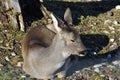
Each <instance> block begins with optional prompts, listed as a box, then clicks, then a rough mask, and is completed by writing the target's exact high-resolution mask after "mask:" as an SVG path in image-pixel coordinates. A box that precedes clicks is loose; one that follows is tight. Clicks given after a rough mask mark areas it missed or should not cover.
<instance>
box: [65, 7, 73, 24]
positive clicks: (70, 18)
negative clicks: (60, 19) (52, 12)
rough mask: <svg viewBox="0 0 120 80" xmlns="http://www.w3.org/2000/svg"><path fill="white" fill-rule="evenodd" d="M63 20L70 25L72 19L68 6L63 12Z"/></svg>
mask: <svg viewBox="0 0 120 80" xmlns="http://www.w3.org/2000/svg"><path fill="white" fill-rule="evenodd" d="M64 20H65V22H66V23H67V24H68V25H72V23H73V20H72V13H71V10H70V8H67V9H66V11H65V14H64Z"/></svg>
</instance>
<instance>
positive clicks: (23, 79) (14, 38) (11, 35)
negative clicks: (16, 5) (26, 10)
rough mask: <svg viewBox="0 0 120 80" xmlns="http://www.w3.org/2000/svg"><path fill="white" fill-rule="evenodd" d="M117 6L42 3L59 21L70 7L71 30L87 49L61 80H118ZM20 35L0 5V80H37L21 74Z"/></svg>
mask: <svg viewBox="0 0 120 80" xmlns="http://www.w3.org/2000/svg"><path fill="white" fill-rule="evenodd" d="M119 3H120V1H119V0H110V1H109V0H108V1H100V2H93V1H91V2H81V1H78V2H68V1H45V2H44V3H43V4H44V5H45V6H46V7H47V9H48V10H50V11H52V12H53V13H54V14H56V15H57V16H59V17H60V18H62V19H63V14H64V11H65V9H66V8H67V7H70V9H71V11H72V14H73V23H74V24H75V26H76V27H75V28H76V29H77V30H78V31H79V33H80V37H81V39H82V41H83V43H84V45H85V46H86V47H87V49H88V55H87V56H85V57H82V58H81V57H80V58H79V60H78V62H76V63H75V64H74V65H73V66H72V67H71V68H70V69H69V71H68V77H67V78H66V79H64V78H63V79H61V80H120V65H119V64H120V47H119V46H120V9H116V6H117V5H119ZM37 21H39V20H38V19H35V20H34V21H33V22H32V24H33V25H34V23H36V22H37ZM28 26H30V25H28ZM24 34H25V33H24V32H22V31H19V29H17V28H16V26H15V27H14V26H13V25H12V24H11V23H10V22H9V18H8V16H7V13H5V10H4V8H3V7H2V5H1V4H0V80H37V79H35V78H30V76H29V75H27V74H25V72H24V71H23V70H22V62H23V59H22V56H21V39H22V37H23V35H24ZM56 80H59V79H57V78H56Z"/></svg>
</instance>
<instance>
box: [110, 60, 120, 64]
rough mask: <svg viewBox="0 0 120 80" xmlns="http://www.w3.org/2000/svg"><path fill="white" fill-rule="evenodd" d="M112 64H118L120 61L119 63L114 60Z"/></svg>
mask: <svg viewBox="0 0 120 80" xmlns="http://www.w3.org/2000/svg"><path fill="white" fill-rule="evenodd" d="M112 64H113V65H118V64H120V63H119V62H118V61H113V62H112Z"/></svg>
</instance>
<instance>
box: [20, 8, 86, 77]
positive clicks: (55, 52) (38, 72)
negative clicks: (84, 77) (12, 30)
mask: <svg viewBox="0 0 120 80" xmlns="http://www.w3.org/2000/svg"><path fill="white" fill-rule="evenodd" d="M50 17H51V19H52V23H51V24H47V25H38V26H35V27H33V28H31V29H30V30H29V31H28V32H27V33H26V34H25V35H24V37H23V40H22V43H21V44H22V56H23V70H24V71H25V72H26V73H27V74H29V75H31V77H34V78H38V79H53V78H55V77H56V76H59V75H60V74H61V75H62V77H64V76H66V72H67V70H68V69H69V68H70V66H71V65H73V62H74V61H75V59H73V58H72V57H70V56H71V55H78V56H85V51H86V47H85V46H84V44H83V43H82V41H81V39H80V36H79V33H78V31H77V30H76V29H75V28H74V26H73V24H72V23H73V20H72V13H71V10H70V8H67V9H66V11H65V13H64V20H62V19H60V18H58V17H57V16H56V15H54V14H53V13H52V12H51V13H50Z"/></svg>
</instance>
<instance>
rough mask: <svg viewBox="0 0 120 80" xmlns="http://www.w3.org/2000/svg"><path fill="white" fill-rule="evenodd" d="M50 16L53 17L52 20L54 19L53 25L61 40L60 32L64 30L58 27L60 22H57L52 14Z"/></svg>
mask: <svg viewBox="0 0 120 80" xmlns="http://www.w3.org/2000/svg"><path fill="white" fill-rule="evenodd" d="M50 15H51V18H52V21H53V25H54V27H55V29H56V31H57V32H58V35H59V37H60V38H61V34H60V32H61V31H62V30H61V28H60V27H59V26H58V21H57V19H56V18H55V16H54V15H53V14H52V13H51V14H50Z"/></svg>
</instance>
